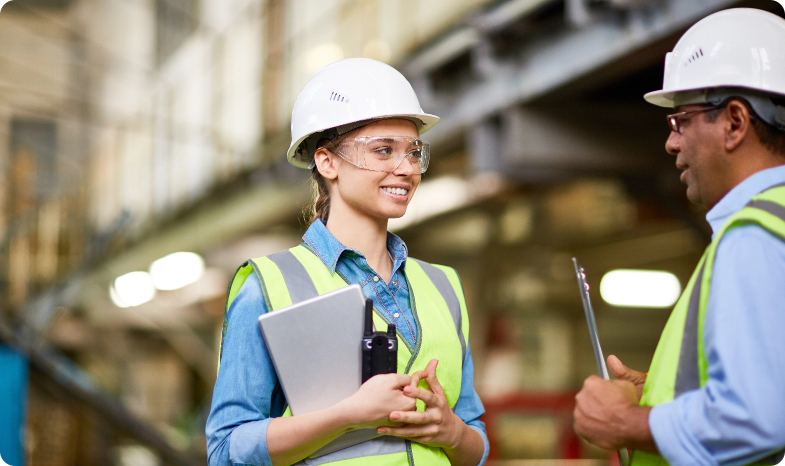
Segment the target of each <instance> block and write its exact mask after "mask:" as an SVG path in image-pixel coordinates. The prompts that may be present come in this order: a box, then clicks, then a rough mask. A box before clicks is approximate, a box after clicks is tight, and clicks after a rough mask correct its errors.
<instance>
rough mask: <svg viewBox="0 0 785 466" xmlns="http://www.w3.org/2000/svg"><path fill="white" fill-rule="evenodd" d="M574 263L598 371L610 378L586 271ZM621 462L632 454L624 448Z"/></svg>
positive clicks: (624, 461) (573, 261) (607, 378)
mask: <svg viewBox="0 0 785 466" xmlns="http://www.w3.org/2000/svg"><path fill="white" fill-rule="evenodd" d="M572 263H573V265H574V266H575V275H576V276H577V277H578V287H579V288H580V292H581V301H583V312H584V313H585V314H586V323H587V324H588V325H589V336H590V337H591V346H592V349H594V359H595V360H596V361H597V371H598V372H599V373H600V376H601V377H602V378H603V379H605V380H609V379H610V376H609V375H608V366H607V365H606V364H605V357H604V356H603V354H602V348H601V347H600V338H599V336H598V335H597V321H596V320H595V319H594V309H593V308H592V307H591V298H589V284H588V283H586V272H585V271H584V270H583V267H581V266H579V265H578V259H576V258H574V257H573V258H572ZM619 463H620V464H621V465H622V466H629V464H630V455H629V453H628V452H627V450H626V449H624V448H623V449H621V450H619Z"/></svg>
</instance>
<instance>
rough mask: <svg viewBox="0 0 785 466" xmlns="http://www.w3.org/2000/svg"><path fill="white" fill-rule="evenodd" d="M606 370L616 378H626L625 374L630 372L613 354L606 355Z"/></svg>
mask: <svg viewBox="0 0 785 466" xmlns="http://www.w3.org/2000/svg"><path fill="white" fill-rule="evenodd" d="M608 370H610V371H611V374H613V375H615V376H616V378H619V379H622V380H626V376H628V375H629V374H630V370H629V369H628V368H627V366H625V365H624V364H623V363H622V362H621V360H620V359H619V358H617V357H616V356H614V355H610V356H608Z"/></svg>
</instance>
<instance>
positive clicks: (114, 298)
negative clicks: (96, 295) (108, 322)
mask: <svg viewBox="0 0 785 466" xmlns="http://www.w3.org/2000/svg"><path fill="white" fill-rule="evenodd" d="M109 298H110V299H111V300H112V302H113V303H114V305H115V306H117V307H121V308H126V307H128V304H126V303H125V301H123V300H122V299H120V295H119V294H117V290H115V289H114V284H111V285H109Z"/></svg>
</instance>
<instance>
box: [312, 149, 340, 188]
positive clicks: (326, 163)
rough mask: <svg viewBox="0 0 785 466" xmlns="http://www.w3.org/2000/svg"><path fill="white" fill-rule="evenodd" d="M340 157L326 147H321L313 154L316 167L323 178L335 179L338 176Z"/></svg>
mask: <svg viewBox="0 0 785 466" xmlns="http://www.w3.org/2000/svg"><path fill="white" fill-rule="evenodd" d="M337 159H338V157H336V156H335V154H333V153H332V152H330V151H328V150H327V149H325V148H324V147H320V148H319V149H318V150H317V151H316V153H315V154H314V155H313V160H314V163H315V164H316V169H317V170H319V173H320V174H321V175H322V177H323V178H325V179H328V180H334V179H336V178H338V163H339V162H338V160H337Z"/></svg>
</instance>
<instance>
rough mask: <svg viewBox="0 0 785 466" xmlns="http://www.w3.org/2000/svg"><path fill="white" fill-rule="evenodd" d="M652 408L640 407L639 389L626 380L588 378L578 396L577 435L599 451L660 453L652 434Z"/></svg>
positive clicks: (576, 398) (575, 413) (576, 405)
mask: <svg viewBox="0 0 785 466" xmlns="http://www.w3.org/2000/svg"><path fill="white" fill-rule="evenodd" d="M650 411H651V408H648V407H642V406H638V396H637V389H636V387H635V385H634V384H633V383H632V382H628V381H626V380H603V379H601V378H599V377H597V376H596V375H593V376H591V377H589V378H588V379H586V381H584V383H583V389H581V391H580V392H579V393H578V394H577V395H576V396H575V412H574V416H575V424H574V426H575V432H576V433H577V434H578V435H580V436H581V437H583V438H584V439H586V440H587V441H588V442H590V443H593V444H594V445H597V446H598V447H600V448H605V449H608V450H619V449H621V448H628V447H629V448H636V449H639V450H646V451H651V452H657V446H656V445H655V444H654V439H653V438H652V436H651V432H650V431H649V412H650Z"/></svg>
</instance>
